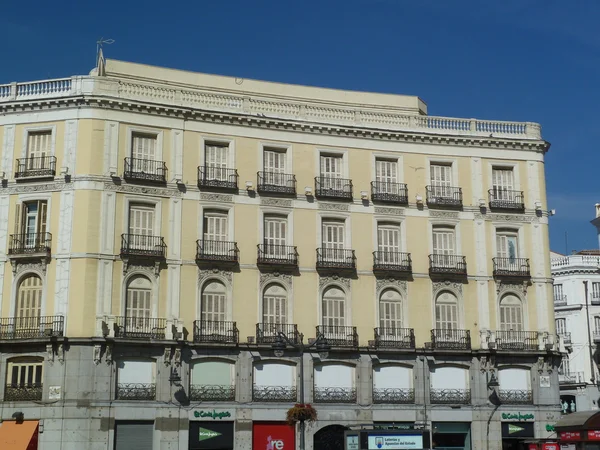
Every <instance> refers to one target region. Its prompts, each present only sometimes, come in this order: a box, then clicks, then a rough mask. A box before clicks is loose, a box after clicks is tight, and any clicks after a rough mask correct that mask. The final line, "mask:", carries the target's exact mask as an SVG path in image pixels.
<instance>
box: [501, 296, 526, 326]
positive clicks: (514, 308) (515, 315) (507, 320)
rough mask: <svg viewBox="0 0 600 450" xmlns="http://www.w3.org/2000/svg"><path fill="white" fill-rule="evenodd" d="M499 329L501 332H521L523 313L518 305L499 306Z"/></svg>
mask: <svg viewBox="0 0 600 450" xmlns="http://www.w3.org/2000/svg"><path fill="white" fill-rule="evenodd" d="M500 329H501V330H502V331H522V330H523V312H522V308H521V305H520V304H513V303H508V302H507V303H506V304H501V305H500Z"/></svg>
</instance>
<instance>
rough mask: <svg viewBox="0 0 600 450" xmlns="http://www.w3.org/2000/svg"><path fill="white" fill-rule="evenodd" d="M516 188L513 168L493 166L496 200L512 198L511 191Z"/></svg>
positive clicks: (493, 187) (493, 185)
mask: <svg viewBox="0 0 600 450" xmlns="http://www.w3.org/2000/svg"><path fill="white" fill-rule="evenodd" d="M514 188H515V183H514V175H513V170H512V169H507V168H499V167H493V168H492V190H493V192H494V199H495V200H512V196H511V192H510V191H513V190H514Z"/></svg>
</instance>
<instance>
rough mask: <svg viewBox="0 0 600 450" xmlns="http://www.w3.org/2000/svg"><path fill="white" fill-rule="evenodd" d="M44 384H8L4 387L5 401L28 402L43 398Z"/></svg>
mask: <svg viewBox="0 0 600 450" xmlns="http://www.w3.org/2000/svg"><path fill="white" fill-rule="evenodd" d="M42 392H43V385H42V384H41V383H33V384H8V385H6V386H5V387H4V401H5V402H27V401H41V400H42Z"/></svg>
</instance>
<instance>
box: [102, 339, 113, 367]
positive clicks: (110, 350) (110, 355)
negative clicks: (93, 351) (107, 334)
mask: <svg viewBox="0 0 600 450" xmlns="http://www.w3.org/2000/svg"><path fill="white" fill-rule="evenodd" d="M104 360H105V361H106V364H108V365H111V364H112V363H113V346H112V344H106V352H105V353H104Z"/></svg>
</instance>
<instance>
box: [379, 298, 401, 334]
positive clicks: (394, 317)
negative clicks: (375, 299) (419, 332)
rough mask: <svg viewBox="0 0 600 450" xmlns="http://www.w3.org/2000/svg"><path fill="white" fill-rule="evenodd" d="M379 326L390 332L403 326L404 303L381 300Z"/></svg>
mask: <svg viewBox="0 0 600 450" xmlns="http://www.w3.org/2000/svg"><path fill="white" fill-rule="evenodd" d="M379 326H380V327H381V328H382V329H383V330H385V332H390V331H392V330H397V329H399V328H402V303H401V302H399V301H386V300H381V301H380V302H379Z"/></svg>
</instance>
